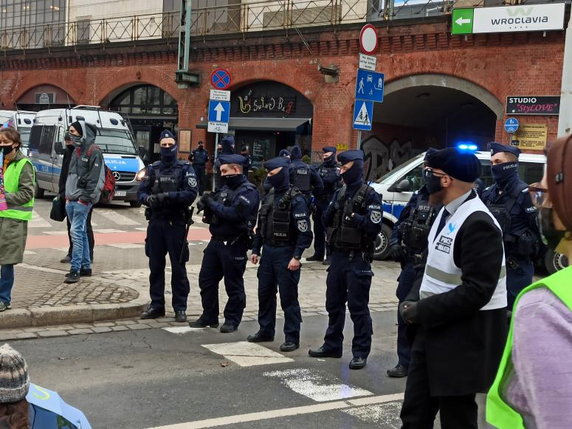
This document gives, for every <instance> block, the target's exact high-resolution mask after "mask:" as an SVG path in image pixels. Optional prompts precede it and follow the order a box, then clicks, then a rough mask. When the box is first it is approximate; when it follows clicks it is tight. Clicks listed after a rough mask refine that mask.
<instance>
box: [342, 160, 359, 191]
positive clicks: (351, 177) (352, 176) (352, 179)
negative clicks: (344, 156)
mask: <svg viewBox="0 0 572 429" xmlns="http://www.w3.org/2000/svg"><path fill="white" fill-rule="evenodd" d="M340 175H341V176H342V179H343V181H344V183H345V184H346V185H351V184H353V183H356V182H359V181H360V180H362V179H363V161H362V160H361V159H356V160H355V161H354V165H352V168H350V169H349V170H347V171H346V172H345V173H341V174H340Z"/></svg>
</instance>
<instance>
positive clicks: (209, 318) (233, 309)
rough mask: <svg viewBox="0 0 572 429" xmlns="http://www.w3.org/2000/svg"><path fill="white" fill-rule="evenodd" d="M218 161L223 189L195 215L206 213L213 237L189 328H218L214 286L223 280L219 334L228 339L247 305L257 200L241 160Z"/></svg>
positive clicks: (209, 197)
mask: <svg viewBox="0 0 572 429" xmlns="http://www.w3.org/2000/svg"><path fill="white" fill-rule="evenodd" d="M219 159H220V163H221V166H220V171H221V177H222V180H223V182H224V185H223V186H222V188H221V189H220V190H219V191H217V192H216V193H215V194H210V193H206V194H204V195H203V197H202V198H201V200H200V201H199V202H198V203H197V208H198V209H199V211H204V217H203V221H204V222H205V223H208V224H209V231H210V233H211V235H212V237H211V240H210V241H209V244H208V245H207V247H206V249H205V250H204V256H203V262H202V264H201V271H200V273H199V287H200V289H201V301H202V305H203V313H202V314H201V316H200V317H199V318H198V319H197V320H196V321H194V322H191V323H190V324H189V325H190V326H191V327H192V328H204V327H206V326H212V327H217V326H218V314H219V303H218V284H219V282H220V281H221V279H222V278H224V284H225V288H226V293H227V295H228V302H227V304H226V307H225V309H224V320H225V322H224V324H223V325H222V326H221V328H220V331H221V332H223V333H228V332H234V331H236V329H237V328H238V325H239V324H240V322H241V320H242V313H243V311H244V307H245V305H246V294H245V293H244V278H243V276H244V270H245V269H246V261H247V255H246V253H247V251H248V250H249V248H250V246H251V244H252V243H251V242H250V240H251V237H252V233H253V229H254V225H255V224H256V214H257V212H258V204H259V202H260V197H259V195H258V191H257V189H256V187H255V186H254V185H253V184H252V183H250V182H249V181H248V179H247V178H246V176H245V175H244V174H243V165H244V157H242V156H241V155H221V156H220V158H219Z"/></svg>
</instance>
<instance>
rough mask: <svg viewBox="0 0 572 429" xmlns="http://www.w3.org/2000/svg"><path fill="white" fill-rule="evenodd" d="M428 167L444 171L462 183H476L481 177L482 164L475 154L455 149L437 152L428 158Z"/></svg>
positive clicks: (450, 148) (449, 148)
mask: <svg viewBox="0 0 572 429" xmlns="http://www.w3.org/2000/svg"><path fill="white" fill-rule="evenodd" d="M427 165H428V166H429V167H432V168H438V169H440V170H443V171H444V172H445V173H446V174H448V175H449V176H451V177H453V178H454V179H457V180H460V181H461V182H468V183H471V182H474V181H475V180H477V179H478V178H479V176H480V175H481V163H480V162H479V159H478V158H477V157H476V156H475V154H473V153H470V152H461V151H459V150H457V149H455V148H453V147H448V148H446V149H441V150H438V151H435V152H434V153H432V154H431V155H429V157H428V158H427Z"/></svg>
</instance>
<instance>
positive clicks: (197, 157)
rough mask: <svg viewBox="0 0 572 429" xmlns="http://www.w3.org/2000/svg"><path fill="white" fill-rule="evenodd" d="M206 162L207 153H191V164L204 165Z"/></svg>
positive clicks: (201, 151)
mask: <svg viewBox="0 0 572 429" xmlns="http://www.w3.org/2000/svg"><path fill="white" fill-rule="evenodd" d="M206 162H207V151H206V150H204V149H203V150H199V149H195V150H194V151H193V164H197V165H205V164H206Z"/></svg>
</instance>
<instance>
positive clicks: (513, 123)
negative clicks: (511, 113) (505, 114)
mask: <svg viewBox="0 0 572 429" xmlns="http://www.w3.org/2000/svg"><path fill="white" fill-rule="evenodd" d="M519 125H520V124H519V123H518V119H516V118H507V120H506V121H505V122H504V130H505V131H506V132H507V133H509V134H514V133H516V131H517V130H518V126H519Z"/></svg>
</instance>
